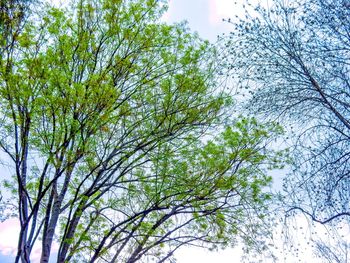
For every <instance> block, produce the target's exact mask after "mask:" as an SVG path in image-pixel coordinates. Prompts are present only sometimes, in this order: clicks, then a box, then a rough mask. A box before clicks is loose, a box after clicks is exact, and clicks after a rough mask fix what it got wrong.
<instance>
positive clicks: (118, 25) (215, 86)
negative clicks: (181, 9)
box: [0, 0, 283, 262]
mask: <svg viewBox="0 0 350 263" xmlns="http://www.w3.org/2000/svg"><path fill="white" fill-rule="evenodd" d="M165 8H166V5H165V4H164V3H162V2H161V1H156V0H148V1H143V0H142V1H141V0H132V1H123V0H103V1H92V0H81V1H71V2H69V4H68V5H67V7H64V8H63V7H62V8H57V7H51V6H49V5H47V4H45V5H41V6H40V8H39V7H38V9H37V12H34V11H33V12H32V13H31V15H30V17H29V19H27V20H26V21H25V23H24V25H23V29H22V30H21V31H16V32H13V31H8V33H9V34H10V37H6V38H4V39H2V41H3V42H4V43H5V46H7V45H6V44H8V43H9V42H8V41H11V48H5V49H3V53H2V57H1V61H0V94H1V95H0V104H1V107H0V112H1V113H0V116H1V126H0V148H1V150H2V151H3V153H4V154H3V155H2V156H6V157H3V162H6V165H8V167H9V171H10V173H11V174H10V176H7V178H4V180H3V186H4V187H2V191H3V192H4V196H5V199H7V203H6V204H7V206H5V207H4V209H5V212H8V213H14V214H15V216H16V217H18V218H19V221H20V228H21V231H20V235H19V241H18V251H17V256H16V260H15V262H30V257H31V253H32V251H33V247H34V246H35V245H37V244H39V247H41V260H40V262H48V261H49V260H50V258H52V257H55V258H56V259H57V262H86V261H88V262H135V261H138V260H146V259H156V260H157V261H158V262H163V261H165V260H167V259H169V258H171V257H172V256H173V253H174V251H175V250H176V249H178V248H179V247H181V246H183V245H190V244H196V245H199V246H206V247H211V248H215V247H218V246H219V247H220V246H221V247H226V246H231V245H234V244H235V243H236V240H237V238H239V237H241V238H243V239H244V240H245V241H246V242H247V243H248V244H252V243H254V241H255V239H254V236H255V234H256V233H258V232H259V231H261V230H262V225H263V221H262V218H263V217H264V214H265V213H266V210H265V209H266V206H267V204H268V201H269V199H270V198H271V196H270V194H268V193H267V192H266V191H267V188H266V187H268V186H269V184H270V182H271V177H269V176H267V175H266V170H267V169H275V168H279V167H280V165H281V164H280V162H281V159H282V158H283V154H281V153H278V152H274V151H272V150H269V149H268V147H267V144H268V143H269V142H270V141H271V140H273V139H274V138H275V136H277V135H278V134H280V133H281V128H280V127H279V126H277V125H275V124H273V123H270V124H269V123H268V124H264V125H261V124H259V123H258V122H257V121H256V120H255V119H254V118H243V117H242V118H239V119H233V118H231V119H230V118H227V114H226V112H227V109H228V108H229V107H231V104H232V99H231V98H230V96H229V95H228V94H225V93H224V92H223V91H222V90H223V88H222V87H220V86H219V82H218V81H217V78H216V75H217V71H218V65H217V64H218V63H217V52H216V50H215V48H214V47H212V46H211V45H210V44H209V43H208V42H205V41H202V40H200V39H199V38H198V37H197V36H196V35H194V34H191V33H189V32H188V30H187V29H186V28H185V26H184V25H181V24H179V25H167V24H164V23H161V22H159V18H160V16H161V15H162V13H163V11H164V10H165ZM224 118H225V121H224ZM11 205H12V207H14V210H9V206H11ZM55 247H58V249H54V248H55Z"/></svg>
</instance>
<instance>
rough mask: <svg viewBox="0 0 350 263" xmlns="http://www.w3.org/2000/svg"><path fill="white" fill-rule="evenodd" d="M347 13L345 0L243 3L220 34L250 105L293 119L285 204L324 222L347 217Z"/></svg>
mask: <svg viewBox="0 0 350 263" xmlns="http://www.w3.org/2000/svg"><path fill="white" fill-rule="evenodd" d="M349 19H350V6H349V3H348V1H330V0H307V1H280V0H275V1H272V4H271V5H270V6H268V7H264V6H261V5H260V6H257V7H256V8H255V9H253V7H251V5H247V11H246V18H244V19H238V20H237V21H232V23H233V24H234V26H235V29H234V31H233V32H232V34H231V35H230V37H229V39H228V40H227V42H226V46H227V47H228V48H229V52H231V54H232V57H233V58H232V60H231V61H230V62H228V66H229V67H230V68H233V69H234V70H233V72H234V73H235V72H236V73H237V75H235V76H236V77H237V78H238V79H239V81H240V84H241V87H242V88H248V90H249V93H250V95H249V102H248V103H247V104H248V108H249V110H250V111H252V112H254V113H256V114H260V116H264V118H270V119H274V120H276V119H277V120H278V121H280V122H281V123H283V124H285V125H286V126H291V127H292V128H291V129H290V130H291V136H292V139H291V140H289V141H290V142H292V143H293V147H294V149H295V151H294V164H293V170H294V171H293V172H292V174H291V175H290V176H288V177H287V178H286V182H285V185H284V186H285V190H286V191H287V194H286V196H287V198H289V200H288V206H289V209H288V212H290V213H292V212H293V211H294V212H295V211H302V212H304V213H306V214H308V215H309V216H310V217H311V218H312V219H313V220H314V221H316V222H320V223H323V224H326V223H332V222H334V223H336V222H335V221H337V220H342V219H345V220H346V219H347V220H348V219H350V207H349V204H350V202H349V201H350V195H349V193H350V191H349V185H350V181H349V179H350V177H349V172H350V170H349V165H350V162H349V157H350V152H349V146H350V145H349V144H350V140H349V138H350V137H349V136H350V122H349V121H350V118H349V109H350V108H349V105H350V104H349V102H350V97H349V87H350V86H349V83H350V82H349V58H350V49H349V47H350V37H349V36H350V29H349V26H348V25H349V22H350V21H349Z"/></svg>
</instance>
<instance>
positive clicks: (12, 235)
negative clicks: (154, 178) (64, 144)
mask: <svg viewBox="0 0 350 263" xmlns="http://www.w3.org/2000/svg"><path fill="white" fill-rule="evenodd" d="M234 2H235V0H170V2H169V9H168V12H167V13H166V14H165V15H164V17H163V18H162V19H163V21H165V22H168V23H174V22H182V21H185V20H186V21H188V26H189V28H190V29H191V30H192V31H196V32H197V33H198V34H199V35H200V37H201V38H203V39H207V40H209V41H211V42H215V41H216V39H217V36H218V35H222V34H224V33H228V32H230V29H231V26H230V25H229V24H228V23H226V22H223V21H222V19H223V18H229V17H233V16H234V15H235V14H239V13H241V12H242V9H240V8H239V5H235V4H234ZM238 2H239V1H238ZM17 224H18V223H17V221H16V220H15V219H10V220H7V221H5V222H3V223H0V262H1V263H7V262H13V255H14V253H15V251H16V243H17V236H18V235H17V233H18V226H17ZM298 225H299V226H300V228H303V227H304V226H307V221H306V220H305V218H299V219H298ZM316 227H317V232H318V233H322V234H324V233H325V231H326V230H325V229H324V228H322V227H321V226H316ZM276 231H277V233H276V234H277V235H279V233H278V231H280V230H278V229H277V230H276ZM306 235H307V232H301V233H300V240H301V241H300V240H299V241H300V242H306V241H302V240H306V239H305V236H306ZM277 242H278V241H277ZM300 242H299V243H300ZM279 245H281V244H279ZM300 247H302V249H303V252H302V254H303V256H302V257H301V258H299V259H300V261H299V259H296V258H294V256H293V255H289V256H287V257H286V259H284V255H283V254H284V253H286V254H287V252H284V251H283V247H280V248H279V252H278V253H282V254H281V260H280V261H279V262H285V263H294V262H305V263H306V262H317V260H316V259H315V258H313V256H312V255H311V250H310V248H309V247H308V246H306V245H305V246H304V245H303V244H301V245H300ZM241 255H242V249H241V247H237V248H235V249H226V250H225V251H219V252H209V251H204V250H201V249H198V248H182V249H180V250H179V251H178V252H177V253H176V256H177V263H193V262H201V263H212V262H220V263H234V262H240V257H241ZM39 258H40V251H39V249H37V253H34V256H33V263H36V262H38V260H39ZM282 258H283V260H282ZM310 260H311V261H310ZM265 262H267V263H269V262H271V261H268V260H266V261H265Z"/></svg>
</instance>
